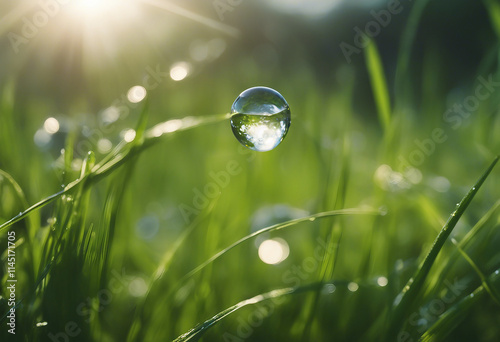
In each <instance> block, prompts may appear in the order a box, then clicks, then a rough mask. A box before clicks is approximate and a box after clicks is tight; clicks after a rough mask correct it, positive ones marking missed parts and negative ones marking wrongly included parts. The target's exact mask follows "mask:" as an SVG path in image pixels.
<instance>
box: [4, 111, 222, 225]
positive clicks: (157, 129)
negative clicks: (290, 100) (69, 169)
mask: <svg viewBox="0 0 500 342" xmlns="http://www.w3.org/2000/svg"><path fill="white" fill-rule="evenodd" d="M229 117H230V116H229V114H224V115H213V116H207V117H201V118H195V117H185V118H183V119H174V120H169V121H165V122H163V123H161V124H158V125H156V126H154V127H152V128H150V129H149V130H146V131H145V132H144V137H145V138H144V141H143V142H142V143H140V144H137V145H133V146H132V147H131V146H130V144H126V143H124V144H120V145H119V146H120V148H119V149H115V150H113V151H112V152H111V154H110V156H111V158H105V159H104V160H105V161H106V162H104V163H102V162H101V163H99V164H97V165H96V166H95V167H94V168H93V169H92V172H91V173H89V174H88V175H87V176H86V178H89V179H88V182H89V184H93V183H96V182H98V181H100V180H101V179H103V178H105V177H106V176H107V175H108V174H110V173H112V172H114V171H115V170H116V169H118V168H119V167H120V166H121V165H123V164H124V163H125V162H127V161H128V160H130V159H131V158H132V157H134V156H135V155H137V154H139V153H142V152H143V151H144V150H146V149H147V148H148V147H150V146H153V145H154V144H156V143H158V142H159V141H160V138H161V137H164V136H167V135H170V134H172V133H174V132H180V131H185V130H188V129H192V128H195V127H200V126H204V125H208V124H212V123H216V122H221V121H224V120H226V119H228V118H229ZM85 180H86V179H84V178H79V179H77V180H75V181H73V182H72V183H70V184H68V185H67V186H66V187H65V188H64V190H61V191H59V192H56V193H55V194H52V195H50V196H48V197H47V198H45V199H43V200H41V201H39V202H37V203H35V204H33V205H32V206H31V207H29V208H27V209H26V210H24V211H22V212H20V213H19V214H18V215H16V216H14V217H13V218H11V219H10V220H8V221H7V222H4V223H3V224H1V225H0V233H1V232H3V231H4V230H6V229H8V228H9V227H10V226H12V225H13V224H14V223H16V222H19V221H20V220H22V219H24V218H25V217H27V216H28V215H29V214H30V213H31V212H32V211H34V210H36V209H39V208H43V207H44V206H46V205H47V204H49V203H51V202H52V201H54V200H56V199H58V198H59V197H61V196H63V195H65V194H67V193H69V192H71V191H72V190H73V189H74V188H75V187H76V186H77V185H79V184H80V183H82V182H83V181H85Z"/></svg>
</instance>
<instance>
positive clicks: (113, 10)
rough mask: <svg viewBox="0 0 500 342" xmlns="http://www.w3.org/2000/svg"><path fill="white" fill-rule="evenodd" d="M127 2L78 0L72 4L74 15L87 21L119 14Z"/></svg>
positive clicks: (116, 0)
mask: <svg viewBox="0 0 500 342" xmlns="http://www.w3.org/2000/svg"><path fill="white" fill-rule="evenodd" d="M126 2H127V1H118V0H77V1H74V2H73V3H72V6H73V8H72V9H73V14H74V15H76V16H78V17H80V18H85V19H97V18H102V17H103V16H105V15H113V14H115V15H116V14H119V12H120V11H121V10H122V9H123V5H124V3H126Z"/></svg>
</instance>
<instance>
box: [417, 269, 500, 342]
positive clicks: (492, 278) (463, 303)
mask: <svg viewBox="0 0 500 342" xmlns="http://www.w3.org/2000/svg"><path fill="white" fill-rule="evenodd" d="M499 279H500V270H496V271H495V272H493V273H492V274H490V275H489V276H488V282H489V283H492V282H497V281H498V280H499ZM485 291H486V289H485V288H484V286H483V285H481V286H479V287H478V288H476V289H475V290H474V291H473V292H472V293H471V294H469V295H468V296H466V297H464V298H462V299H461V300H460V301H459V302H458V303H456V304H455V305H453V306H452V307H450V308H449V309H448V310H446V312H444V313H443V314H442V315H441V316H440V317H439V319H438V320H437V321H436V322H435V323H434V324H433V325H432V326H431V327H430V328H429V329H428V330H427V331H426V332H425V333H424V334H423V335H422V336H421V337H420V339H419V341H422V342H431V341H443V340H444V339H445V338H446V337H447V336H448V334H450V333H451V332H452V331H453V328H454V327H456V326H457V325H458V324H459V323H460V322H461V321H462V320H463V318H464V316H465V314H467V310H469V309H470V308H471V307H472V306H473V304H474V303H476V302H477V301H478V300H479V299H480V298H481V297H483V296H484V294H485Z"/></svg>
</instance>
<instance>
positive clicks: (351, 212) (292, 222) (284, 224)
mask: <svg viewBox="0 0 500 342" xmlns="http://www.w3.org/2000/svg"><path fill="white" fill-rule="evenodd" d="M380 214H381V213H380V211H378V210H373V209H372V210H362V209H341V210H333V211H325V212H322V213H317V214H314V215H309V216H305V217H301V218H298V219H294V220H290V221H285V222H281V223H278V224H275V225H272V226H269V227H267V228H263V229H260V230H258V231H256V232H254V233H252V234H249V235H247V236H245V237H242V238H241V239H239V240H238V241H236V242H234V243H233V244H231V245H230V246H228V247H226V248H224V249H223V250H221V251H220V252H219V253H217V254H215V255H213V256H212V257H211V258H209V259H208V260H206V261H205V262H203V263H202V264H200V265H199V266H198V267H196V268H194V269H193V270H192V271H190V272H189V273H188V274H186V275H185V276H184V277H182V279H181V280H180V281H179V283H183V282H184V281H185V280H187V279H189V278H190V277H192V276H193V275H195V274H196V273H198V272H199V271H201V270H202V269H204V268H205V267H207V266H208V265H209V264H211V263H213V262H214V261H215V260H217V259H219V258H220V257H221V256H223V255H224V254H226V253H227V252H229V251H230V250H232V249H233V248H235V247H237V246H238V245H240V244H242V243H243V242H245V241H248V240H250V239H251V238H253V237H256V236H258V235H261V234H264V233H268V232H272V231H277V230H281V229H284V228H286V227H290V226H295V225H297V224H299V223H302V222H306V221H314V220H316V219H321V218H326V217H334V216H340V215H380Z"/></svg>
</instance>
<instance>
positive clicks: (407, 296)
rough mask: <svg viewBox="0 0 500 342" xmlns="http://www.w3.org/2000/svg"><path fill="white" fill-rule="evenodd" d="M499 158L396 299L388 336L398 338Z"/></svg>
mask: <svg viewBox="0 0 500 342" xmlns="http://www.w3.org/2000/svg"><path fill="white" fill-rule="evenodd" d="M498 159H499V157H498V156H497V157H496V158H495V160H494V161H493V162H492V163H491V165H490V166H489V167H488V169H487V170H486V171H485V173H484V174H483V175H482V176H481V177H480V178H479V180H478V181H477V182H476V184H475V185H474V186H473V187H472V188H471V189H470V190H469V192H468V193H467V194H466V195H465V197H464V198H463V199H462V200H461V201H460V203H459V204H458V206H457V208H456V209H455V211H454V212H453V213H452V214H451V215H450V217H449V219H448V221H447V222H446V223H445V225H444V226H443V228H442V229H441V231H440V232H439V234H438V236H437V237H436V239H435V240H434V243H433V245H432V247H431V250H430V251H429V253H427V255H426V256H425V259H424V261H423V262H422V264H421V265H420V267H419V268H418V270H417V271H416V273H415V275H414V276H413V277H412V278H410V280H409V281H408V283H407V284H406V286H405V287H404V288H403V290H402V291H401V293H400V294H399V295H398V297H397V298H396V301H395V303H394V309H393V312H392V316H391V320H390V322H389V328H388V330H387V333H388V335H387V336H396V334H397V332H398V330H399V329H400V328H401V324H402V322H403V321H404V319H405V318H406V316H407V314H408V312H409V310H410V309H411V306H412V305H413V303H414V301H415V299H416V297H417V296H418V294H419V293H420V291H421V289H422V287H423V285H424V282H425V280H426V278H427V275H428V274H429V271H430V269H431V267H432V265H433V264H434V261H435V260H436V257H437V256H438V254H439V252H440V251H441V248H442V247H443V245H444V243H445V242H446V240H447V239H448V236H449V235H450V233H451V232H452V231H453V228H455V225H456V224H457V222H458V220H459V219H460V217H461V216H462V215H463V213H464V212H465V210H466V209H467V207H468V206H469V204H470V203H471V202H472V199H473V198H474V196H475V195H476V194H477V192H478V191H479V188H480V187H481V185H482V184H483V183H484V181H485V180H486V178H487V177H488V175H489V174H490V172H491V171H492V170H493V168H494V167H495V165H496V164H497V162H498Z"/></svg>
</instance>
